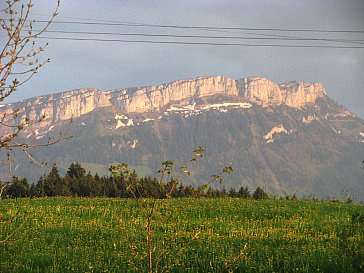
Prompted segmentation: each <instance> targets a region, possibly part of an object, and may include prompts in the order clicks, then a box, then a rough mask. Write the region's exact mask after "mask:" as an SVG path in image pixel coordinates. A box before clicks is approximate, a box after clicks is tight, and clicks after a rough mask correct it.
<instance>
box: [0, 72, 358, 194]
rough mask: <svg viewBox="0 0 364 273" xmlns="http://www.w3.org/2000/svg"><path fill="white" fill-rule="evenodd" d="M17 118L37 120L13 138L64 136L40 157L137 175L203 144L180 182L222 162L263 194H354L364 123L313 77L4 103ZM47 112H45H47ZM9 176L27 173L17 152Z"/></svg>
mask: <svg viewBox="0 0 364 273" xmlns="http://www.w3.org/2000/svg"><path fill="white" fill-rule="evenodd" d="M11 107H14V108H15V107H18V108H20V112H21V113H20V115H19V119H23V118H25V117H28V118H30V119H31V118H33V119H36V118H37V117H39V116H40V115H41V114H42V113H44V114H45V115H46V118H45V119H44V120H43V121H42V122H40V123H39V124H36V125H34V126H28V127H26V128H24V130H23V132H22V135H21V136H19V137H20V138H23V141H25V142H29V141H35V142H41V141H42V140H43V141H44V140H45V139H48V137H52V136H54V135H56V134H57V133H59V132H62V131H64V130H66V129H65V128H68V126H69V123H70V121H69V120H70V118H71V117H72V118H73V120H72V135H73V138H72V139H69V140H64V141H62V142H60V143H57V144H55V145H52V146H50V147H46V148H40V149H36V150H35V152H34V156H35V157H36V158H37V159H39V160H40V161H49V162H50V164H51V163H57V165H58V166H59V167H60V170H61V172H62V171H63V172H64V171H65V170H66V169H67V167H68V166H69V164H70V162H76V161H78V162H80V163H82V164H84V165H85V166H89V167H90V168H89V169H88V170H90V171H96V169H97V170H98V171H99V170H101V169H103V170H104V171H105V172H103V174H107V167H108V165H109V164H113V163H115V162H126V163H128V164H130V165H132V166H134V167H135V168H136V169H138V170H142V173H143V174H145V175H152V176H155V175H157V174H156V173H153V170H158V169H159V168H160V163H161V162H163V161H165V160H173V161H175V162H176V165H180V164H185V163H186V162H188V160H189V156H190V152H191V151H193V150H194V149H195V148H196V147H198V146H203V147H205V148H206V151H207V154H206V158H205V159H204V161H203V162H202V165H201V167H200V168H199V169H198V170H197V169H196V170H194V171H191V180H190V181H186V183H191V184H195V185H198V184H199V183H201V181H204V179H206V177H209V175H211V174H212V173H211V170H215V171H218V170H219V168H221V166H223V165H226V164H229V163H231V164H232V165H233V167H234V172H233V174H232V175H231V176H230V177H228V178H227V179H226V186H227V187H236V188H238V187H240V186H244V187H245V186H248V187H249V188H255V187H257V186H261V187H264V188H265V189H266V190H268V191H270V192H272V193H278V194H282V193H302V194H319V195H325V194H327V195H334V194H341V193H342V192H350V193H352V194H358V195H359V199H363V200H364V184H363V171H362V166H361V161H362V160H363V158H362V154H364V145H363V143H364V121H363V120H362V119H360V118H358V117H356V115H355V114H353V113H351V112H350V111H348V110H347V109H346V108H344V107H343V106H341V105H339V104H337V103H336V102H334V101H333V100H332V99H330V97H328V96H327V95H326V92H325V89H324V87H323V86H322V84H320V83H299V82H288V83H281V84H277V83H273V82H272V81H270V80H267V79H265V78H262V77H248V78H242V79H239V80H234V79H231V78H229V77H225V76H211V77H209V76H208V77H198V78H195V79H186V80H180V81H174V82H172V83H169V84H163V85H155V86H144V87H134V88H124V89H118V90H114V91H111V90H104V91H102V90H101V91H99V90H96V89H79V90H76V91H74V90H73V91H71V92H66V93H59V94H51V95H48V96H43V97H36V98H33V99H30V100H26V101H24V102H19V103H18V104H11V105H6V106H3V107H1V108H0V112H1V111H3V112H2V113H4V112H5V111H9V112H10V111H11ZM47 115H48V116H47ZM15 162H17V164H18V165H17V166H18V167H17V170H16V171H15V172H14V174H16V175H21V176H26V177H28V178H29V177H31V179H33V180H35V179H37V178H38V177H39V176H40V175H41V174H42V173H44V172H46V170H45V169H38V168H34V167H31V165H29V164H28V163H27V162H26V158H24V155H23V156H22V155H21V153H20V154H19V155H17V156H16V158H15Z"/></svg>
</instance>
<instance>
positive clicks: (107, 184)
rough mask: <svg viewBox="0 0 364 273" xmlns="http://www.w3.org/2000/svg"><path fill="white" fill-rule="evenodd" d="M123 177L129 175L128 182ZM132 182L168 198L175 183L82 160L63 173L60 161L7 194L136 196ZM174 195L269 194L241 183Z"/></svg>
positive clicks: (182, 189) (144, 193)
mask: <svg viewBox="0 0 364 273" xmlns="http://www.w3.org/2000/svg"><path fill="white" fill-rule="evenodd" d="M123 179H128V182H127V183H124V181H123ZM127 186H131V187H133V189H134V192H135V193H136V197H137V198H140V197H143V198H165V196H166V193H168V192H170V190H171V188H172V187H173V184H172V183H170V182H167V183H160V181H159V180H158V179H156V178H151V177H144V178H138V177H137V175H136V173H135V172H133V173H132V177H128V178H122V177H120V178H115V177H100V176H99V175H98V174H95V175H92V174H91V173H86V170H85V169H84V168H83V167H82V166H81V164H79V163H72V164H71V165H70V167H69V168H68V171H67V173H66V174H65V175H64V176H63V177H62V176H60V174H59V171H58V169H57V166H56V165H53V167H52V170H51V171H50V173H49V174H47V175H43V176H41V177H40V178H39V180H38V181H37V182H36V183H33V184H32V185H29V183H28V181H27V179H26V178H19V177H17V176H14V177H13V178H12V183H11V184H10V186H9V187H8V188H7V189H6V192H5V196H8V197H12V198H20V197H43V196H83V197H96V196H107V197H121V198H132V197H134V196H132V195H131V191H130V189H127ZM171 197H174V198H178V197H239V198H254V199H265V198H268V194H267V193H266V192H265V191H264V190H263V189H262V188H260V187H258V188H257V189H256V190H255V191H254V193H253V194H251V193H250V191H249V189H248V187H241V188H240V189H239V190H236V189H234V188H231V189H230V190H226V189H225V188H222V189H216V188H215V189H214V188H212V187H208V188H206V187H193V186H191V185H189V186H184V185H182V184H180V185H178V187H177V188H176V189H175V190H174V191H173V194H172V196H171Z"/></svg>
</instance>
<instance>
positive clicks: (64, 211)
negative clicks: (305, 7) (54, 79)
mask: <svg viewBox="0 0 364 273" xmlns="http://www.w3.org/2000/svg"><path fill="white" fill-rule="evenodd" d="M144 201H145V202H148V200H144ZM150 202H151V204H153V206H154V207H155V210H156V211H157V213H156V214H155V217H154V218H153V223H152V231H153V233H152V234H153V238H152V243H153V245H152V247H153V252H152V256H151V257H152V260H153V272H229V271H236V272H360V271H361V270H363V269H364V268H363V265H364V253H363V252H364V248H363V246H364V232H363V230H364V225H363V215H364V208H363V206H361V205H357V204H346V203H333V202H313V201H286V200H261V201H253V200H246V199H237V198H219V199H170V200H158V201H156V203H154V202H153V201H151V200H150ZM152 202H153V203H152ZM179 207H182V209H181V210H179V209H178V208H179ZM166 216H168V217H166ZM18 226H21V227H20V228H19V230H17V232H16V233H14V235H13V236H12V237H11V238H10V239H9V240H8V241H6V242H5V243H1V244H0V272H2V273H3V272H148V265H149V264H148V259H149V256H148V252H147V245H146V232H145V226H146V222H145V218H144V216H143V213H142V211H141V210H140V207H139V206H138V205H137V204H136V203H135V201H134V200H132V199H111V198H66V197H65V198H63V197H57V198H41V199H18V200H2V201H1V202H0V240H3V239H4V238H6V236H7V235H8V234H10V233H11V232H12V231H13V230H14V229H16V228H17V227H18Z"/></svg>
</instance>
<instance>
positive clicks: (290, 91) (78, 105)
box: [0, 76, 326, 125]
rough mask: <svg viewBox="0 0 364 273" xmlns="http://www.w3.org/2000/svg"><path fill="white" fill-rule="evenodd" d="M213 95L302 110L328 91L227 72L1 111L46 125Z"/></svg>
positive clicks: (33, 101)
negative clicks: (112, 110) (94, 113)
mask: <svg viewBox="0 0 364 273" xmlns="http://www.w3.org/2000/svg"><path fill="white" fill-rule="evenodd" d="M214 95H224V96H232V97H235V98H238V97H239V98H240V99H242V100H247V101H248V102H253V103H255V104H258V105H262V106H268V105H281V104H285V105H287V106H289V107H297V108H300V107H304V106H305V105H307V104H309V103H314V102H315V101H316V99H317V98H319V97H322V96H325V95H326V93H325V90H324V88H323V86H322V84H320V83H297V82H289V83H282V84H276V83H274V82H272V81H270V80H267V79H265V78H262V77H248V78H243V79H240V80H234V79H232V78H229V77H226V76H205V77H197V78H193V79H184V80H177V81H173V82H170V83H168V84H161V85H155V86H144V87H134V88H123V89H118V90H113V91H111V90H97V89H92V88H90V89H89V88H87V89H86V88H81V89H76V90H71V91H67V92H61V93H55V94H49V95H44V96H38V97H34V98H30V99H27V100H24V101H21V102H16V103H12V104H6V105H3V106H2V107H1V108H0V114H3V113H8V114H11V113H12V111H13V110H14V109H20V113H19V114H20V118H23V119H24V118H25V117H26V118H28V119H29V120H37V119H40V118H41V117H42V115H45V119H44V123H43V124H45V123H47V125H49V124H51V123H52V122H56V121H58V120H68V119H70V118H77V117H80V116H82V115H84V114H87V113H89V112H91V111H94V110H95V109H97V108H100V107H108V106H112V105H114V106H115V107H117V108H118V109H120V111H121V113H124V114H131V113H146V112H160V111H162V109H163V108H164V107H166V106H167V105H168V104H171V103H173V102H176V101H183V100H194V99H198V98H205V97H208V96H214Z"/></svg>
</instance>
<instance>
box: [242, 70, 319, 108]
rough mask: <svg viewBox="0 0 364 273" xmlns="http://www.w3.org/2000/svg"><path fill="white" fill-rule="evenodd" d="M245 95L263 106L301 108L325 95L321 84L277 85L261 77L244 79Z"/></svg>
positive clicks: (290, 83) (294, 83)
mask: <svg viewBox="0 0 364 273" xmlns="http://www.w3.org/2000/svg"><path fill="white" fill-rule="evenodd" d="M242 88H243V94H244V97H246V98H247V99H248V100H249V101H251V102H255V103H257V104H260V105H262V106H267V105H282V104H284V105H287V106H289V107H295V108H301V107H303V106H305V105H307V104H310V103H314V102H315V101H316V99H317V98H319V97H323V96H324V95H325V90H324V88H323V86H322V84H320V83H301V82H300V83H298V82H289V83H282V84H277V83H274V82H272V81H270V80H267V79H265V78H260V77H250V78H245V79H243V85H242Z"/></svg>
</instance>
